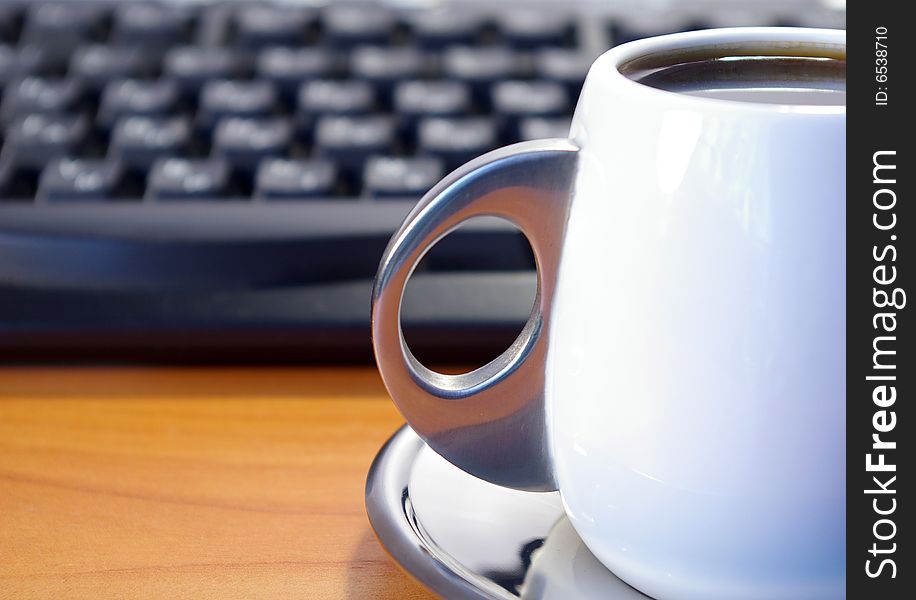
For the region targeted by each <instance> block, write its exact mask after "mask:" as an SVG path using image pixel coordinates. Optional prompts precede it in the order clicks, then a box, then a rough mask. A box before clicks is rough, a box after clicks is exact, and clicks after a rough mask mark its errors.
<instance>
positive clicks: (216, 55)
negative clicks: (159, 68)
mask: <svg viewBox="0 0 916 600" xmlns="http://www.w3.org/2000/svg"><path fill="white" fill-rule="evenodd" d="M163 71H164V73H165V75H166V76H168V77H173V78H175V80H177V81H178V85H179V86H180V87H181V88H182V89H184V90H186V91H197V90H199V89H200V88H201V87H202V86H203V85H204V84H205V83H206V82H208V81H211V80H214V79H233V78H235V77H238V76H241V75H243V74H244V71H245V65H244V61H243V59H242V57H240V56H239V55H238V54H236V53H235V52H233V51H232V50H230V49H228V48H211V47H199V48H197V47H183V48H174V49H172V50H170V51H169V53H168V54H167V55H166V57H165V61H164V64H163Z"/></svg>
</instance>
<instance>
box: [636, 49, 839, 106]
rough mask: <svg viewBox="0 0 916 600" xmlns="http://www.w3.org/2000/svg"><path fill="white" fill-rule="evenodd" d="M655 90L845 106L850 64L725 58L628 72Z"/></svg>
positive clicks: (780, 58)
mask: <svg viewBox="0 0 916 600" xmlns="http://www.w3.org/2000/svg"><path fill="white" fill-rule="evenodd" d="M622 71H623V73H624V75H626V76H628V77H629V78H630V79H633V80H634V81H637V82H639V83H642V84H644V85H648V86H650V87H654V88H658V89H662V90H667V91H670V92H677V93H681V94H688V95H691V96H701V97H704V98H716V99H720V100H732V101H739V102H757V103H765V104H786V105H808V106H845V105H846V61H845V60H842V59H839V58H831V57H785V56H724V57H715V58H706V59H697V60H687V61H684V62H675V63H672V64H662V65H658V64H657V63H656V64H650V65H645V66H643V67H642V68H635V69H630V70H625V69H622Z"/></svg>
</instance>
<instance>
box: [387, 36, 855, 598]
mask: <svg viewBox="0 0 916 600" xmlns="http://www.w3.org/2000/svg"><path fill="white" fill-rule="evenodd" d="M845 49H846V36H845V32H842V31H831V30H815V29H788V28H786V29H783V28H748V29H720V30H710V31H700V32H691V33H684V34H676V35H671V36H664V37H659V38H653V39H647V40H641V41H638V42H634V43H631V44H626V45H624V46H620V47H618V48H615V49H613V50H610V51H609V52H607V53H606V54H604V55H603V56H601V57H600V58H599V59H598V60H597V61H596V62H595V64H594V65H593V66H592V68H591V70H590V72H589V74H588V78H587V80H586V82H585V86H584V88H583V91H582V94H581V97H580V99H579V104H578V108H577V109H576V114H575V118H574V119H573V124H572V129H571V134H570V139H569V140H545V141H538V142H526V143H522V144H517V145H514V146H510V147H508V148H504V149H502V150H497V151H495V152H492V153H490V154H487V155H485V156H483V157H481V158H479V159H477V160H475V161H472V162H471V163H469V164H468V165H466V166H465V167H462V168H461V169H459V170H458V171H456V172H455V173H452V174H451V175H449V176H448V177H447V178H446V179H445V180H444V181H443V182H441V183H440V184H438V185H437V186H436V187H435V188H434V189H433V190H431V191H430V192H429V194H427V195H426V196H425V197H424V199H423V200H422V201H421V202H420V203H419V204H418V206H417V207H416V208H415V210H414V211H413V212H412V213H411V214H410V215H409V216H408V218H407V221H406V222H405V224H404V225H403V227H402V228H401V230H400V231H399V232H398V233H397V234H396V235H395V236H394V238H392V241H391V244H390V245H389V247H388V249H387V250H386V254H385V256H384V258H383V260H382V264H381V266H380V269H379V276H378V279H377V282H376V288H375V290H374V293H373V334H374V344H375V351H376V357H377V360H378V364H379V368H380V370H381V373H382V376H383V378H384V380H385V383H386V386H387V387H388V389H389V391H390V393H391V395H392V398H393V399H394V401H395V403H396V404H397V405H398V407H399V408H400V410H401V411H402V413H403V414H404V416H405V417H406V418H407V420H408V422H409V423H410V425H411V426H412V427H413V428H414V430H415V431H417V433H418V434H419V435H420V436H421V437H423V439H424V440H426V442H427V443H428V444H429V445H430V446H431V447H432V448H433V449H434V450H436V451H437V452H439V453H440V454H441V455H442V456H444V457H445V458H446V459H448V460H449V461H451V462H452V463H454V464H456V465H457V466H459V467H461V468H462V469H464V470H466V471H467V472H469V473H471V474H474V475H476V476H478V477H481V478H483V479H487V480H489V481H492V482H494V483H498V484H502V485H507V486H511V487H516V488H519V489H529V490H550V489H559V490H560V492H561V495H562V498H563V503H564V508H565V510H566V512H567V514H568V515H569V518H570V520H571V522H572V524H573V526H574V527H575V529H576V531H577V532H578V533H579V535H580V536H581V537H582V539H583V540H584V541H585V543H586V545H587V546H588V547H589V549H590V550H592V552H593V553H594V554H595V556H597V557H598V559H599V560H601V562H603V563H604V564H605V565H606V566H607V567H608V568H609V569H611V570H612V571H613V572H614V573H615V574H616V575H617V576H619V577H620V578H622V579H623V580H625V581H626V582H628V583H630V584H631V585H633V586H634V587H636V588H637V589H639V590H641V591H643V592H645V593H646V594H648V595H651V596H653V597H655V598H659V599H663V600H719V599H721V600H743V599H759V600H778V599H798V600H818V599H835V598H843V597H845V534H846V528H845V510H846V508H845V507H846V504H845V489H846V479H845V467H846V464H845V456H846V452H845V449H846V444H845V406H846V387H845V378H846V372H845V352H846V329H845V327H846V325H845V318H846V301H845V293H846V290H845V285H846V279H845V268H846V258H845V254H846V240H845V227H846V209H845V203H846V194H845V180H846V139H845V135H846V109H845V106H844V105H840V106H827V105H804V106H803V105H783V104H773V103H763V102H760V103H758V102H748V101H731V100H721V99H710V98H703V97H697V96H693V95H686V94H682V93H676V92H672V91H667V90H662V89H656V88H654V87H649V86H648V85H644V84H642V83H638V82H636V81H634V80H633V79H630V78H628V77H627V76H625V75H624V74H623V73H622V72H621V68H622V66H624V65H629V64H632V61H635V60H637V59H643V58H646V57H664V56H678V55H683V56H687V55H694V54H697V53H699V54H700V55H710V56H712V55H714V56H716V57H728V56H734V55H748V54H755V53H759V54H766V55H777V56H778V55H782V54H783V53H784V54H785V55H786V56H796V57H797V56H808V57H826V56H835V57H836V56H840V57H842V58H843V59H844V60H845V51H846V50H845ZM825 60H826V58H825ZM478 215H494V216H499V217H503V218H505V219H508V220H510V221H512V222H513V223H515V224H516V225H518V226H519V228H520V229H521V230H522V231H523V232H524V233H525V234H526V236H527V237H528V239H529V241H530V242H531V245H532V249H533V251H534V254H535V257H536V260H537V264H538V274H539V292H538V298H537V299H536V301H535V306H534V309H533V312H532V316H531V319H530V320H529V322H528V324H527V326H526V327H525V329H524V331H523V332H522V333H521V335H520V336H519V338H518V340H517V341H516V342H515V344H513V346H512V347H510V348H509V349H508V350H506V352H505V353H504V354H502V355H501V356H500V357H499V358H497V359H496V360H494V361H493V362H492V363H490V364H489V365H486V366H485V367H482V368H481V369H478V370H476V371H473V372H471V373H467V374H464V375H443V374H439V373H435V372H433V371H431V370H429V369H427V368H426V367H425V366H423V365H421V364H420V363H419V362H418V361H417V360H416V359H415V358H414V357H413V355H412V354H411V353H410V350H409V348H408V347H407V345H406V343H405V342H404V339H403V336H402V335H401V330H400V322H399V311H400V303H401V296H402V294H403V288H404V285H405V283H406V281H407V279H408V278H409V276H410V273H411V272H412V270H413V268H414V267H415V266H416V264H417V262H418V261H419V260H420V258H422V256H423V254H424V253H425V252H426V251H427V250H429V248H430V246H432V245H433V244H434V243H435V242H436V241H437V240H438V239H440V238H441V237H443V236H444V235H446V234H447V233H448V232H449V231H451V230H453V229H454V228H455V227H457V226H458V225H459V224H460V223H461V222H463V221H465V220H467V219H468V218H470V217H473V216H478Z"/></svg>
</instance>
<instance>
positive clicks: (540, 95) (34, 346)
mask: <svg viewBox="0 0 916 600" xmlns="http://www.w3.org/2000/svg"><path fill="white" fill-rule="evenodd" d="M594 4H598V3H594ZM717 4H721V5H722V6H723V7H724V8H722V10H719V9H715V10H713V9H710V8H708V7H709V6H710V3H705V4H704V5H703V6H704V7H707V8H705V9H704V12H695V11H694V12H691V11H690V10H688V9H689V7H690V6H691V5H690V3H683V6H684V7H685V8H684V10H680V11H672V10H666V11H665V12H664V13H663V14H653V13H651V12H647V10H648V9H646V8H645V7H642V6H639V7H636V8H633V7H631V8H630V10H629V11H623V12H620V10H617V11H616V12H614V11H613V10H611V9H605V10H604V12H600V11H597V10H596V9H595V8H594V6H593V5H592V4H589V3H582V4H581V5H580V4H574V3H558V2H540V3H539V2H536V1H535V2H532V3H530V4H527V5H518V4H513V5H512V6H509V5H500V4H499V3H489V5H488V4H486V3H473V4H470V3H468V4H466V3H462V2H454V3H451V4H441V5H437V6H436V7H434V8H410V6H409V5H408V6H406V7H404V6H402V7H400V8H397V9H396V8H393V7H392V6H391V5H387V4H381V3H344V2H333V3H329V4H328V5H327V6H324V7H315V6H314V5H311V4H306V3H297V2H286V3H270V2H263V1H262V2H223V3H206V4H205V3H189V2H181V3H167V2H166V3H155V2H133V1H127V2H101V3H99V2H91V1H86V2H73V1H70V2H57V3H47V2H0V89H2V97H0V136H2V149H0V357H2V358H4V359H13V360H30V359H36V358H38V359H58V358H59V359H66V360H73V359H80V358H87V359H106V360H121V359H126V360H134V359H144V360H160V359H161V360H169V361H185V360H218V361H224V360H243V361H251V360H256V361H257V360H271V361H273V360H296V361H363V360H367V359H369V358H370V343H369V290H370V286H371V279H372V277H373V275H374V273H375V270H376V267H377V265H378V260H379V258H380V256H381V253H382V250H383V248H384V246H385V245H386V244H387V242H388V238H389V237H390V235H391V234H392V232H393V231H394V230H395V229H396V228H397V226H398V225H399V224H400V222H401V220H402V219H403V217H404V216H405V215H406V214H407V212H408V211H409V210H410V208H411V207H412V206H413V204H414V203H415V202H416V200H417V199H418V198H419V197H420V196H422V194H423V193H424V192H425V191H426V190H427V189H429V188H430V187H431V186H432V185H433V184H434V183H435V182H436V181H438V180H439V179H440V178H441V177H442V176H443V175H444V174H446V173H447V172H448V171H450V170H451V169H454V168H456V167H457V166H459V165H461V164H462V163H463V162H465V161H467V160H469V159H471V158H473V157H475V156H477V155H479V154H481V153H484V152H486V151H488V150H491V149H493V148H496V147H499V146H503V145H506V144H510V143H513V142H516V141H519V140H523V139H536V138H544V137H565V135H566V133H567V130H568V126H569V120H570V118H571V115H572V111H573V109H574V108H575V103H576V99H577V96H578V92H579V89H580V87H581V84H582V81H583V79H584V76H585V73H586V70H587V68H588V66H589V64H590V63H591V61H592V60H593V59H594V58H595V57H596V56H598V55H599V54H600V53H601V52H602V51H604V50H605V49H607V48H609V47H611V46H612V45H614V44H615V43H619V42H623V41H629V40H631V39H636V38H639V37H643V36H648V35H656V34H659V33H666V32H673V31H683V30H687V29H696V28H703V27H718V26H729V25H774V24H779V25H806V26H810V25H820V26H828V27H844V26H845V25H844V23H845V13H843V12H836V11H829V10H827V9H822V8H812V9H810V10H809V9H808V8H800V7H799V6H798V5H792V4H790V5H789V8H788V9H786V8H785V5H784V4H783V5H781V4H779V3H778V2H777V3H775V4H774V5H772V6H769V5H768V6H766V7H765V6H762V5H760V4H757V3H755V4H754V5H753V6H743V7H742V3H728V2H721V3H717ZM743 4H744V5H747V4H748V3H743ZM809 4H810V3H806V4H804V6H805V7H807V6H809ZM399 6H400V5H399ZM577 7H578V8H577ZM780 7H782V8H780ZM780 11H782V12H780ZM535 287H536V281H535V276H534V273H533V259H532V256H531V252H530V249H529V248H528V246H527V243H526V241H525V240H524V238H523V236H521V234H520V233H518V232H517V231H516V230H515V229H514V228H512V227H511V226H509V225H508V224H506V223H504V222H501V221H495V220H486V219H482V220H478V221H474V222H471V223H468V224H467V225H466V226H464V227H462V228H461V229H460V230H459V231H457V232H455V233H453V234H452V235H450V236H449V237H448V238H446V239H445V240H443V241H442V242H441V243H440V244H439V245H438V246H437V247H436V248H434V249H433V250H432V251H431V252H430V254H429V255H428V256H427V257H426V258H425V259H424V261H423V263H422V264H421V266H420V268H419V269H418V271H417V274H416V275H415V277H414V280H413V282H412V284H411V285H410V289H409V290H408V294H407V298H406V300H405V307H404V327H405V332H406V335H407V337H408V341H409V343H410V344H411V347H412V348H413V349H414V350H415V352H416V353H417V354H418V356H419V357H420V358H422V359H424V360H453V361H477V362H481V361H482V360H483V359H486V358H490V357H492V356H495V355H496V354H497V353H498V352H499V351H500V350H501V349H502V348H503V347H505V346H506V345H508V344H509V343H510V342H511V341H512V339H513V338H514V337H515V335H516V334H517V332H518V331H519V329H520V328H521V325H522V323H523V322H524V320H525V319H526V317H527V314H528V312H529V311H530V308H531V303H532V301H533V297H534V293H535Z"/></svg>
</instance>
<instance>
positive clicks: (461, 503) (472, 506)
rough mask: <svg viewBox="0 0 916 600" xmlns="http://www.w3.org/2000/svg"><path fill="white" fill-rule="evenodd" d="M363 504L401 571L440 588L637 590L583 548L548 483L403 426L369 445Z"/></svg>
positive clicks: (453, 592)
mask: <svg viewBox="0 0 916 600" xmlns="http://www.w3.org/2000/svg"><path fill="white" fill-rule="evenodd" d="M366 490H367V494H366V508H367V510H368V512H369V518H370V520H371V521H372V525H373V527H374V528H375V530H376V533H377V534H378V536H379V540H380V541H381V542H382V544H383V545H384V546H385V547H386V548H387V549H388V551H389V552H390V553H391V555H392V556H393V557H394V558H395V559H396V560H397V561H398V562H399V563H401V566H402V567H404V568H405V569H406V570H407V571H408V572H410V573H411V574H413V575H414V576H415V577H417V579H419V580H420V581H421V582H422V583H424V584H425V585H426V586H427V587H429V588H430V589H431V590H432V591H434V592H437V593H439V594H441V595H443V596H445V597H448V598H462V597H463V598H475V599H497V598H498V599H503V600H506V599H509V600H511V599H513V598H526V599H527V598H532V599H534V598H537V599H547V600H549V599H554V600H561V599H562V600H567V599H569V598H583V599H587V598H606V599H608V600H640V599H642V600H645V598H646V596H644V595H643V594H641V593H639V592H638V591H636V590H634V589H633V588H631V587H630V586H628V585H627V584H625V583H624V582H623V581H621V580H620V579H618V578H617V577H615V576H614V575H613V574H612V573H611V572H610V571H608V570H607V569H606V568H605V567H604V566H603V565H602V564H601V563H600V562H598V560H597V559H596V558H595V557H594V556H593V555H592V553H591V552H589V550H588V548H586V547H585V545H584V544H583V543H582V540H581V539H580V538H579V536H578V535H577V534H576V532H575V530H574V529H573V527H572V525H571V524H570V523H569V520H568V519H567V518H566V517H565V515H564V513H563V506H562V503H561V501H560V497H559V494H557V493H535V492H521V491H517V490H510V489H506V488H501V487H499V486H496V485H493V484H490V483H487V482H485V481H482V480H480V479H477V478H475V477H472V476H470V475H468V474H467V473H465V472H463V471H461V470H460V469H458V468H457V467H455V466H453V465H451V464H450V463H448V462H447V461H445V460H444V459H443V458H441V457H440V456H439V455H438V454H436V453H435V452H433V451H432V450H430V449H429V447H427V446H426V445H425V444H423V443H422V441H420V440H419V439H418V438H417V436H416V434H414V432H413V431H412V430H410V429H409V428H407V427H404V428H402V429H401V430H399V431H398V432H397V433H396V434H395V435H394V437H393V438H392V439H391V441H389V443H388V444H386V446H385V447H384V448H383V449H382V451H381V452H380V453H379V456H378V457H377V458H376V461H375V463H374V464H373V467H372V470H371V471H370V473H369V481H368V483H367V488H366Z"/></svg>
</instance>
